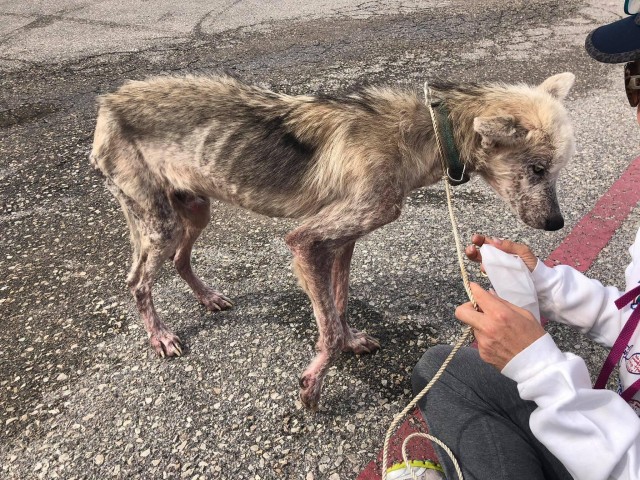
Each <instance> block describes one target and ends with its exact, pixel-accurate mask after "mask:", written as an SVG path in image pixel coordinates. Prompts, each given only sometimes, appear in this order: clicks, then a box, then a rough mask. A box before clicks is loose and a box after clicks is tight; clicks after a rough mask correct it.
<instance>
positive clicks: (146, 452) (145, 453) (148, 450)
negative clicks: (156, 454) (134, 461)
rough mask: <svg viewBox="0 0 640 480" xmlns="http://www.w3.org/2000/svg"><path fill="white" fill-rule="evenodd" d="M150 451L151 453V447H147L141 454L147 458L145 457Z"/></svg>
mask: <svg viewBox="0 0 640 480" xmlns="http://www.w3.org/2000/svg"><path fill="white" fill-rule="evenodd" d="M150 453H151V449H150V448H147V449H146V450H145V451H144V452H142V453H140V456H141V457H142V458H145V457H148V456H149V454H150Z"/></svg>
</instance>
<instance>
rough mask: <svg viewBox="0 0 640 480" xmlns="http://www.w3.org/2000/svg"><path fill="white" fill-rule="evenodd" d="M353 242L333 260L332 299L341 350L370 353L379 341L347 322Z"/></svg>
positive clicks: (378, 346)
mask: <svg viewBox="0 0 640 480" xmlns="http://www.w3.org/2000/svg"><path fill="white" fill-rule="evenodd" d="M354 247H355V242H351V243H349V244H348V245H345V246H344V247H342V249H341V250H340V251H339V252H338V254H337V255H336V258H335V260H334V261H333V269H332V271H331V280H332V283H333V292H334V300H335V304H336V309H337V310H338V315H340V324H341V325H342V329H343V331H344V345H343V346H342V351H343V352H353V353H356V354H362V353H372V352H374V351H376V350H378V349H379V348H380V343H379V342H378V341H377V340H376V339H375V338H373V337H371V336H369V335H367V334H366V333H364V332H361V331H359V330H357V329H355V328H352V327H350V326H349V323H348V303H349V273H350V271H351V257H352V256H353V249H354Z"/></svg>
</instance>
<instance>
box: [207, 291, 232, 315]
mask: <svg viewBox="0 0 640 480" xmlns="http://www.w3.org/2000/svg"><path fill="white" fill-rule="evenodd" d="M198 300H199V301H200V303H202V304H203V305H204V306H205V307H206V308H207V309H208V310H211V311H212V312H219V311H220V310H226V309H228V308H231V307H233V302H232V301H231V300H229V299H228V298H227V297H225V296H224V295H223V294H221V293H220V292H218V291H217V290H214V289H212V288H208V289H207V290H206V291H204V292H202V293H200V294H198Z"/></svg>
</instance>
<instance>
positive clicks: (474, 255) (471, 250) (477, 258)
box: [464, 245, 482, 263]
mask: <svg viewBox="0 0 640 480" xmlns="http://www.w3.org/2000/svg"><path fill="white" fill-rule="evenodd" d="M464 253H465V255H466V256H467V258H468V259H469V260H471V261H472V262H477V263H482V255H481V254H480V249H479V248H477V247H476V246H475V245H467V247H466V248H465V249H464Z"/></svg>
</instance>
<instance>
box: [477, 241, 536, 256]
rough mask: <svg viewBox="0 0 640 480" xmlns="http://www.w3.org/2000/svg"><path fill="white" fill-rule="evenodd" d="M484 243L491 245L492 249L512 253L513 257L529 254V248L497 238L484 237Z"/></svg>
mask: <svg viewBox="0 0 640 480" xmlns="http://www.w3.org/2000/svg"><path fill="white" fill-rule="evenodd" d="M485 243H488V244H489V245H493V246H494V247H496V248H498V249H500V250H502V251H503V252H507V253H513V254H514V255H521V254H524V253H528V252H530V250H529V247H528V246H526V245H525V244H523V243H518V242H512V241H511V240H506V239H503V238H498V237H486V238H485Z"/></svg>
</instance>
